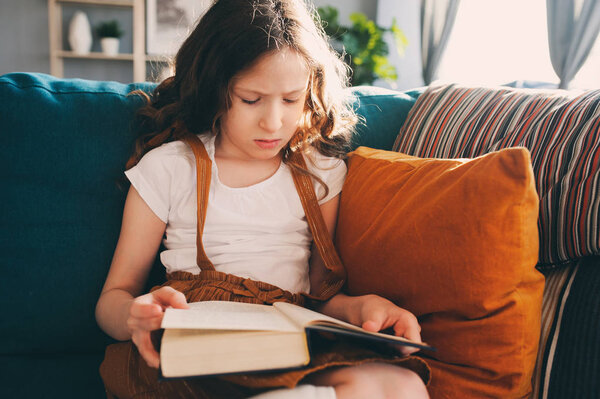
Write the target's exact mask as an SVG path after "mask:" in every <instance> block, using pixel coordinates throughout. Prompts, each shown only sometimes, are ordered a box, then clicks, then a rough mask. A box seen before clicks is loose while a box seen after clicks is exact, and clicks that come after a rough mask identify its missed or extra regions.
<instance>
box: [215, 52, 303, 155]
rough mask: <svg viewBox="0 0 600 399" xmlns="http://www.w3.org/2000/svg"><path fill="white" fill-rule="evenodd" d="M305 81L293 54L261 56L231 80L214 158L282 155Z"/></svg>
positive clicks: (297, 116) (298, 111)
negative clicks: (228, 103)
mask: <svg viewBox="0 0 600 399" xmlns="http://www.w3.org/2000/svg"><path fill="white" fill-rule="evenodd" d="M308 77H309V70H308V67H307V65H306V63H305V62H304V60H303V59H302V58H301V57H300V56H299V55H298V53H296V52H294V51H293V50H290V49H284V50H281V51H276V52H274V53H270V54H267V55H265V56H263V57H262V58H260V59H259V60H258V62H257V63H256V64H255V65H254V66H253V67H251V68H250V69H248V70H246V71H243V72H242V73H240V74H239V75H238V76H237V77H236V78H234V81H233V87H232V93H231V98H232V102H231V107H230V108H229V110H227V112H226V113H225V115H224V116H223V117H222V120H221V131H220V134H219V137H217V141H216V147H217V148H216V150H217V155H218V156H222V157H229V158H236V159H240V160H268V159H272V158H274V157H277V156H281V150H282V148H284V147H285V146H286V144H287V143H288V142H289V141H290V139H291V138H292V136H293V135H294V133H295V132H296V129H297V126H298V122H299V120H300V118H301V116H302V114H303V110H304V104H305V100H306V90H307V84H308Z"/></svg>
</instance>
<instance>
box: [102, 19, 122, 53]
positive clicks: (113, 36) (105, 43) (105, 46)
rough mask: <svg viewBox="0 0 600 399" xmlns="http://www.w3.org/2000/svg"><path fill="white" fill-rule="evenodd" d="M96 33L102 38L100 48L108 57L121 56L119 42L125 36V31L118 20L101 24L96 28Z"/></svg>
mask: <svg viewBox="0 0 600 399" xmlns="http://www.w3.org/2000/svg"><path fill="white" fill-rule="evenodd" d="M96 33H97V34H98V37H99V38H100V47H102V52H103V53H104V54H106V55H110V56H116V55H117V54H119V41H120V38H121V36H123V33H124V32H123V29H121V26H120V25H119V21H117V20H116V19H114V20H112V21H105V22H101V23H100V24H98V26H96Z"/></svg>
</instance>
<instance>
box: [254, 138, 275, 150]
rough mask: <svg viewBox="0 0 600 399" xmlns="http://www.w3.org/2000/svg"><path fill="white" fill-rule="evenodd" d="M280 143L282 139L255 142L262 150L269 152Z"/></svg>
mask: <svg viewBox="0 0 600 399" xmlns="http://www.w3.org/2000/svg"><path fill="white" fill-rule="evenodd" d="M280 141H281V140H280V139H275V140H254V142H255V143H256V144H257V145H258V146H259V147H260V148H262V149H264V150H268V149H271V148H275V147H277V145H278V144H279V142H280Z"/></svg>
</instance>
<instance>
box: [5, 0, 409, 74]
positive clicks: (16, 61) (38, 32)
mask: <svg viewBox="0 0 600 399" xmlns="http://www.w3.org/2000/svg"><path fill="white" fill-rule="evenodd" d="M314 3H315V6H317V7H321V6H325V5H332V6H334V7H336V8H338V10H339V11H340V21H341V22H342V23H343V24H347V23H349V19H348V16H349V15H350V14H351V13H352V12H362V13H364V14H366V15H367V16H368V17H369V18H371V19H375V18H376V17H377V4H378V2H377V0H314ZM78 9H81V10H83V11H85V12H86V14H87V15H88V18H89V20H90V24H91V25H92V27H93V26H95V25H96V24H97V23H98V22H100V21H103V20H109V19H118V20H119V22H121V24H122V26H123V27H124V30H125V31H126V32H127V33H126V34H125V36H124V37H123V38H122V39H121V51H122V52H130V51H131V47H132V41H131V25H132V22H131V11H130V10H129V9H125V8H119V7H112V8H111V7H109V8H104V7H102V8H100V7H93V6H84V5H64V6H63V16H64V19H63V38H64V45H65V48H68V45H67V41H66V38H67V32H68V31H67V29H68V25H69V21H70V18H71V17H72V15H73V13H74V12H75V10H78ZM47 12H48V3H47V0H0V75H1V74H5V73H9V72H14V71H28V72H42V73H49V72H50V62H49V45H48V14H47ZM400 26H401V27H402V25H400ZM94 39H96V38H94ZM98 46H99V44H98V43H97V40H94V47H93V50H96V49H97V48H98ZM65 76H67V77H80V78H86V79H97V80H116V81H121V82H130V81H131V80H132V79H133V74H132V65H131V62H128V61H100V60H93V61H91V60H75V59H69V60H66V61H65Z"/></svg>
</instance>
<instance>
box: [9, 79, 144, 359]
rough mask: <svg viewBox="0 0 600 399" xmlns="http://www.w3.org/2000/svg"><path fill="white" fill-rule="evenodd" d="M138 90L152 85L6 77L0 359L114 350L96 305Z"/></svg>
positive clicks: (114, 232) (113, 236) (111, 244)
mask: <svg viewBox="0 0 600 399" xmlns="http://www.w3.org/2000/svg"><path fill="white" fill-rule="evenodd" d="M138 88H143V89H146V90H148V89H149V88H150V85H124V84H119V83H112V82H93V81H84V80H62V79H56V78H53V77H51V76H48V75H42V74H24V73H15V74H9V75H5V76H3V77H1V78H0V103H1V104H2V107H1V108H0V132H1V134H2V141H3V144H2V145H1V146H0V159H1V160H2V161H1V162H2V171H3V173H2V180H3V188H2V191H1V194H0V195H1V197H0V198H1V199H0V203H2V207H3V211H2V216H1V217H2V219H1V224H2V238H1V240H0V252H1V253H2V257H1V258H0V262H1V270H2V274H3V279H2V296H1V298H0V306H1V307H2V309H3V313H4V314H3V317H2V328H0V342H1V344H0V345H1V346H0V353H2V354H10V353H33V352H36V353H44V352H64V351H68V352H82V351H96V350H102V348H104V346H105V345H106V343H107V337H106V336H105V335H104V334H103V333H102V332H101V331H100V329H99V328H98V327H97V325H96V322H95V318H94V306H95V302H96V300H97V298H98V295H99V293H100V290H101V288H102V285H103V282H104V279H105V278H106V273H107V271H108V267H109V265H110V262H111V259H112V253H113V251H114V249H115V245H116V242H117V238H118V235H119V230H120V221H121V215H122V208H123V204H124V199H125V194H126V192H125V191H122V190H120V189H119V188H118V186H117V181H118V179H119V178H120V177H121V176H122V172H123V165H124V164H125V161H126V160H127V158H128V155H129V152H130V150H131V148H132V142H133V138H134V136H133V133H132V131H131V129H130V126H131V123H132V120H133V116H134V112H135V110H136V109H137V108H138V107H139V106H140V105H141V104H142V99H141V97H139V96H134V95H128V93H130V92H131V91H133V90H135V89H138Z"/></svg>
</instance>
